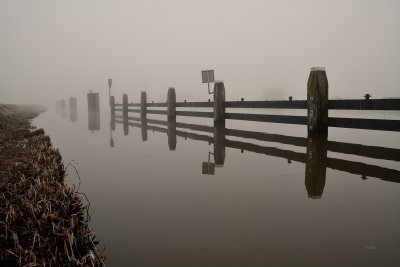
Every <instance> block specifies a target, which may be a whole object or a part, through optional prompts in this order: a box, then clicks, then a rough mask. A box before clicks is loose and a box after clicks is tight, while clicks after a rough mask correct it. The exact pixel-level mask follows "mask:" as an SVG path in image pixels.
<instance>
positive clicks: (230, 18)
mask: <svg viewBox="0 0 400 267" xmlns="http://www.w3.org/2000/svg"><path fill="white" fill-rule="evenodd" d="M399 8H400V3H398V2H397V1H335V2H330V1H312V0H305V1H190V2H186V1H179V0H175V1H132V2H131V1H118V2H115V1H114V2H112V3H108V2H107V1H86V2H80V1H68V2H64V3H54V2H52V1H44V0H43V1H35V2H22V1H2V2H1V3H0V17H1V20H2V23H1V26H0V34H1V36H2V42H1V44H0V55H1V58H2V64H1V73H2V75H1V79H0V92H1V93H0V99H1V102H3V103H23V104H28V103H32V104H44V105H52V104H53V103H54V101H55V100H57V99H61V98H67V97H70V96H76V97H78V98H82V97H84V96H85V95H86V93H87V92H89V90H93V91H95V92H100V93H101V98H102V101H106V96H107V94H108V91H107V89H108V86H107V79H108V78H113V88H112V94H113V95H115V96H116V98H117V99H119V98H121V97H122V94H123V93H127V94H128V95H129V96H130V99H131V98H132V97H135V96H137V99H139V96H140V91H144V90H145V91H147V94H148V98H149V100H150V101H155V102H160V101H165V99H166V94H167V88H168V87H175V88H176V90H177V99H178V100H181V101H182V100H183V99H187V100H188V101H196V100H203V99H204V100H206V99H208V98H209V96H208V94H207V89H206V86H204V85H203V84H202V83H201V76H200V71H201V70H203V69H215V75H216V79H217V80H223V81H224V83H225V86H226V94H227V99H230V100H235V99H240V98H242V97H244V98H245V99H248V100H250V99H255V100H262V99H271V100H274V99H287V97H288V96H293V97H294V99H305V95H306V82H307V78H308V75H309V71H310V68H311V67H314V66H323V67H326V70H327V75H328V80H329V97H330V98H332V99H333V98H362V97H363V95H364V94H365V93H369V94H371V95H372V97H373V98H384V97H398V96H399V94H398V84H400V77H399V76H398V75H396V73H397V72H396V70H397V69H399V64H400V60H399V59H400V53H399V51H398V47H399V46H400V36H399V34H397V33H398V32H400V18H399V17H398V11H399V10H400V9H399ZM132 101H134V99H132Z"/></svg>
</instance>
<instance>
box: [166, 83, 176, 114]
mask: <svg viewBox="0 0 400 267" xmlns="http://www.w3.org/2000/svg"><path fill="white" fill-rule="evenodd" d="M167 115H168V120H171V119H172V120H173V119H175V118H176V94H175V88H173V87H170V88H168V95H167Z"/></svg>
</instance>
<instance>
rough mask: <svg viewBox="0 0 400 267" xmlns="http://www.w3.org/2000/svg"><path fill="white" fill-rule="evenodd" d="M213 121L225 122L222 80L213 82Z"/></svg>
mask: <svg viewBox="0 0 400 267" xmlns="http://www.w3.org/2000/svg"><path fill="white" fill-rule="evenodd" d="M214 121H215V122H225V86H224V83H223V82H215V84H214Z"/></svg>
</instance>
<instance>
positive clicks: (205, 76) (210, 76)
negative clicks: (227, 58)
mask: <svg viewBox="0 0 400 267" xmlns="http://www.w3.org/2000/svg"><path fill="white" fill-rule="evenodd" d="M201 80H202V82H203V83H213V82H215V77H214V70H203V71H201Z"/></svg>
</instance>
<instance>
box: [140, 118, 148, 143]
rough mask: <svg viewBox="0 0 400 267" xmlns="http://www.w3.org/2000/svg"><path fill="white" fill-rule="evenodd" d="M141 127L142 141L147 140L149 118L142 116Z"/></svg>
mask: <svg viewBox="0 0 400 267" xmlns="http://www.w3.org/2000/svg"><path fill="white" fill-rule="evenodd" d="M140 128H141V130H142V141H143V142H145V141H147V118H146V117H142V118H141V119H140Z"/></svg>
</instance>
